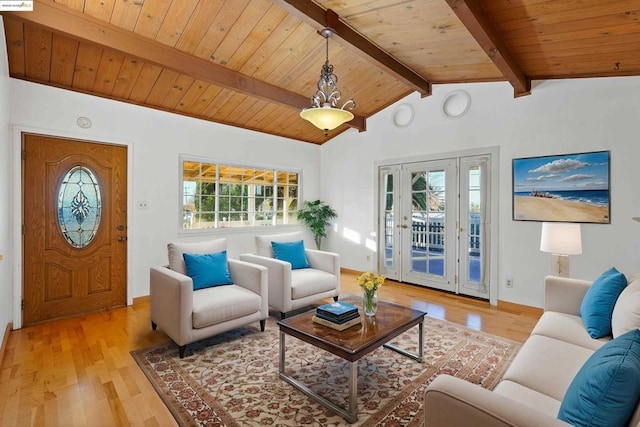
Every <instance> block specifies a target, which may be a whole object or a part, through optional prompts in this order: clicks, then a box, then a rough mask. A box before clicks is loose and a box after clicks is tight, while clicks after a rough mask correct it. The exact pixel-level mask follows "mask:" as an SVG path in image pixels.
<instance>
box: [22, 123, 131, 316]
mask: <svg viewBox="0 0 640 427" xmlns="http://www.w3.org/2000/svg"><path fill="white" fill-rule="evenodd" d="M126 236H127V148H126V147H123V146H117V145H108V144H100V143H89V142H81V141H77V140H67V139H62V138H56V137H49V136H43V135H33V134H24V135H23V243H24V245H23V247H24V254H23V265H24V271H23V283H24V288H23V289H24V291H23V324H24V325H25V326H27V325H30V324H34V323H38V322H42V321H46V320H51V319H57V318H62V317H69V316H74V315H78V314H82V313H88V312H92V311H97V310H102V309H106V308H111V307H116V306H122V305H126V293H127V292H126V288H127V282H126V278H127V242H126V240H127V237H126Z"/></svg>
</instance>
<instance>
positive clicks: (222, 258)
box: [182, 251, 233, 291]
mask: <svg viewBox="0 0 640 427" xmlns="http://www.w3.org/2000/svg"><path fill="white" fill-rule="evenodd" d="M182 256H183V257H184V263H185V265H186V267H187V274H188V275H189V277H191V280H193V290H194V291H197V290H198V289H204V288H211V287H213V286H222V285H231V284H232V283H233V282H232V281H231V275H230V274H229V266H228V265H227V251H222V252H216V253H213V254H188V253H184V254H182Z"/></svg>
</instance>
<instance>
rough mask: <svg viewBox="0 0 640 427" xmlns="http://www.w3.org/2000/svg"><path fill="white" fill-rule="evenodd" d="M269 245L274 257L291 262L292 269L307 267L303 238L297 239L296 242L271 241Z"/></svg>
mask: <svg viewBox="0 0 640 427" xmlns="http://www.w3.org/2000/svg"><path fill="white" fill-rule="evenodd" d="M271 247H272V248H273V255H274V256H275V257H276V259H279V260H280V261H287V262H289V263H291V269H292V270H296V269H298V268H309V262H308V261H307V255H306V254H305V252H304V241H303V240H298V241H297V242H271Z"/></svg>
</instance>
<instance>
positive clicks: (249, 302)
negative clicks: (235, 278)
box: [192, 285, 262, 329]
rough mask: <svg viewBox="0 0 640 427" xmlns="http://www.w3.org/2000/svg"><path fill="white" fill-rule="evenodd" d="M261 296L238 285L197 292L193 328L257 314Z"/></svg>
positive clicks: (194, 300)
mask: <svg viewBox="0 0 640 427" xmlns="http://www.w3.org/2000/svg"><path fill="white" fill-rule="evenodd" d="M261 302H262V300H261V298H260V295H258V294H256V293H254V292H251V291H250V290H248V289H245V288H243V287H241V286H238V285H229V286H218V287H214V288H206V289H201V290H199V291H196V292H195V293H194V296H193V315H192V320H193V327H194V328H196V329H199V328H206V327H207V326H211V325H215V324H218V323H223V322H226V321H229V320H233V319H238V318H240V317H244V316H249V315H251V314H253V313H257V312H259V311H260V308H261Z"/></svg>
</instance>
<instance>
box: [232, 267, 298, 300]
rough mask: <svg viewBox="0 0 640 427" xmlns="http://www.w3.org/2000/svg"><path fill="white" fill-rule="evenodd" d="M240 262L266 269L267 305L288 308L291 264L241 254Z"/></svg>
mask: <svg viewBox="0 0 640 427" xmlns="http://www.w3.org/2000/svg"><path fill="white" fill-rule="evenodd" d="M240 260H241V261H245V262H250V263H253V264H258V265H261V266H264V267H266V268H267V270H268V271H269V272H268V275H267V286H268V288H269V290H268V293H269V297H268V299H269V305H270V306H273V307H288V306H289V305H290V300H291V264H290V263H288V262H285V261H280V260H277V259H275V258H269V257H265V256H261V255H254V254H243V255H240Z"/></svg>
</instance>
